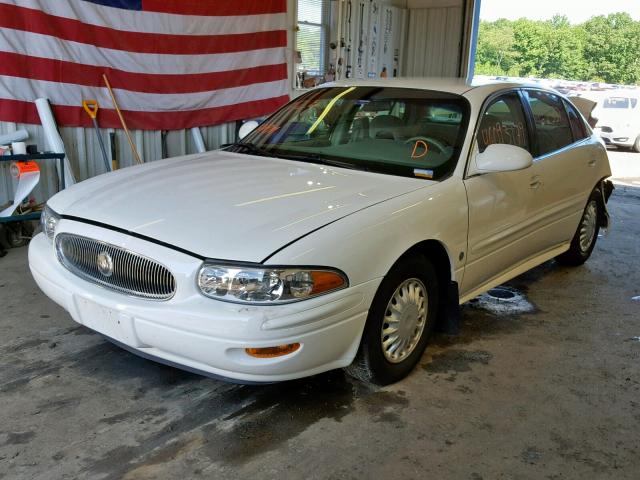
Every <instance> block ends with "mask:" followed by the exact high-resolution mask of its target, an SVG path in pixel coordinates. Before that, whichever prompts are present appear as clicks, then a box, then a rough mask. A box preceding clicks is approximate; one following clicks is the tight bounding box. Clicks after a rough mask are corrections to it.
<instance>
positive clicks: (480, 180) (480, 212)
mask: <svg viewBox="0 0 640 480" xmlns="http://www.w3.org/2000/svg"><path fill="white" fill-rule="evenodd" d="M537 170H538V167H537V166H536V165H533V166H532V167H530V168H527V169H525V170H519V171H515V172H500V173H491V174H486V175H479V176H476V177H472V178H469V179H467V180H466V181H465V186H466V188H467V198H468V201H469V247H468V252H467V265H466V268H465V274H464V282H463V283H464V285H463V288H462V290H463V292H469V291H471V290H474V289H475V288H478V287H479V286H481V285H482V284H483V283H485V282H487V281H489V280H491V279H492V278H494V277H496V276H498V275H499V274H500V273H502V272H504V271H505V270H509V269H510V268H511V267H513V266H515V265H516V264H518V263H520V262H522V261H523V260H525V259H526V258H528V257H529V256H531V255H533V254H534V253H535V249H534V248H531V246H530V245H528V241H527V237H528V236H530V235H531V233H532V230H533V228H534V222H532V221H531V219H530V216H529V214H530V212H531V205H532V204H533V203H534V199H535V196H536V189H534V188H531V187H530V185H529V183H530V182H531V179H532V178H533V177H535V176H536V172H537Z"/></svg>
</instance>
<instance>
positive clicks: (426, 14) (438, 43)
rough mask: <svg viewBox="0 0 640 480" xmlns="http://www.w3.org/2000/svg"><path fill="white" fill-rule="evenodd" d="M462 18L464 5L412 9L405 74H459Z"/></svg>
mask: <svg viewBox="0 0 640 480" xmlns="http://www.w3.org/2000/svg"><path fill="white" fill-rule="evenodd" d="M462 21H463V13H462V8H461V7H445V8H417V9H411V10H410V11H409V33H408V38H407V48H406V52H407V53H406V55H405V61H406V65H405V74H406V75H408V76H410V77H433V76H443V77H456V76H458V75H459V74H460V51H461V47H462V44H461V40H462Z"/></svg>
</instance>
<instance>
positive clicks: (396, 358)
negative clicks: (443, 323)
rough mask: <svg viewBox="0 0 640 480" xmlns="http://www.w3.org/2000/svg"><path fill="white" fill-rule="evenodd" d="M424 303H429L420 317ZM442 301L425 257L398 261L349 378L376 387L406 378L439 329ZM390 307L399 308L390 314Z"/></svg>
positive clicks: (385, 282) (370, 317) (375, 303)
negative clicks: (397, 332)
mask: <svg viewBox="0 0 640 480" xmlns="http://www.w3.org/2000/svg"><path fill="white" fill-rule="evenodd" d="M420 298H424V300H425V301H424V302H423V303H422V305H423V307H422V308H423V313H422V315H421V309H420V300H419V299H420ZM403 299H406V300H403ZM415 299H418V300H417V301H416V300H415ZM438 301H439V286H438V277H437V275H436V271H435V269H434V267H433V264H432V263H431V262H430V261H429V260H428V259H427V258H425V257H424V256H412V257H407V258H404V259H401V260H399V261H398V262H397V263H396V264H395V265H394V266H393V268H392V269H391V271H390V272H389V273H388V274H387V276H386V277H385V278H384V280H383V281H382V283H381V284H380V287H379V288H378V291H377V292H376V295H375V297H374V299H373V302H372V304H371V308H370V309H369V315H368V317H367V322H366V324H365V328H364V332H363V334H362V340H361V341H360V347H359V348H358V353H357V354H356V357H355V359H354V361H353V363H352V364H351V365H349V366H348V367H346V368H345V371H346V373H347V374H349V375H351V376H352V377H354V378H357V379H358V380H361V381H363V382H365V383H371V384H375V385H388V384H390V383H394V382H397V381H399V380H401V379H403V378H404V377H406V376H407V375H408V374H409V372H411V370H413V368H414V367H415V365H416V363H418V361H419V360H420V357H422V354H423V353H424V350H425V348H426V347H427V343H428V341H429V337H430V336H431V333H432V332H433V329H434V326H435V324H436V317H437V312H438ZM393 302H395V303H393ZM405 302H406V303H405ZM424 303H426V306H424ZM391 305H396V306H397V305H400V306H401V308H400V309H398V308H390V307H391ZM421 317H422V319H421ZM394 324H395V325H397V326H398V327H399V328H398V329H399V330H400V332H401V334H400V335H395V337H396V339H397V340H396V341H394V335H393V334H394V333H395V332H392V333H391V334H389V332H390V330H391V329H392V328H394V327H393V325H394ZM414 327H415V328H414ZM403 328H404V329H403ZM383 329H384V330H385V331H383ZM418 331H419V333H417V332H418ZM403 334H404V335H403ZM405 341H406V343H404V342H405ZM383 343H384V345H385V346H383ZM394 347H396V348H394ZM392 350H394V351H393V352H392ZM385 352H386V353H385Z"/></svg>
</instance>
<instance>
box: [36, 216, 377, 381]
mask: <svg viewBox="0 0 640 480" xmlns="http://www.w3.org/2000/svg"><path fill="white" fill-rule="evenodd" d="M63 231H68V232H70V233H75V234H78V235H83V236H86V237H90V238H96V239H100V240H103V241H105V242H107V243H111V244H113V245H117V246H120V247H122V248H127V249H129V250H131V251H134V252H138V253H141V254H144V255H146V256H148V257H150V258H153V259H156V260H158V261H161V262H162V263H163V264H164V265H166V266H167V267H168V268H169V269H170V270H172V273H173V274H174V276H175V277H176V282H177V290H176V294H175V296H174V297H173V298H172V299H171V300H168V301H154V300H145V299H141V298H136V297H129V296H126V295H122V294H120V293H117V292H114V291H111V290H108V289H106V288H103V287H100V286H98V285H95V284H93V283H90V282H87V281H85V280H83V279H81V278H79V277H77V276H75V275H74V274H72V273H71V272H69V271H68V270H67V269H65V268H64V267H63V266H62V265H61V264H60V263H59V261H58V259H57V258H56V255H55V252H54V247H53V246H52V245H51V243H50V242H49V241H48V239H46V237H45V236H44V235H43V234H40V235H37V236H36V237H35V238H34V239H33V240H32V241H31V244H30V246H29V266H30V268H31V272H32V274H33V277H34V279H35V280H36V283H37V284H38V286H39V287H40V288H41V289H42V291H43V292H44V293H45V294H46V295H47V296H49V297H50V298H51V299H52V300H53V301H55V302H56V303H58V304H59V305H61V306H62V307H63V308H64V309H66V310H67V311H68V312H69V313H70V315H71V317H72V318H73V319H74V320H75V321H76V322H78V323H80V324H82V325H85V326H86V327H88V328H90V329H92V330H95V331H96V332H99V333H101V334H102V335H104V336H106V337H108V338H109V339H111V340H113V341H114V342H115V343H117V344H120V345H121V346H123V347H124V348H126V349H128V350H131V351H133V352H134V353H139V354H140V355H141V356H144V357H146V358H151V359H154V360H157V361H160V362H163V363H168V364H170V365H174V366H177V367H181V368H184V369H186V370H190V371H196V372H198V373H202V374H205V375H210V376H215V377H224V378H227V379H231V380H235V381H240V382H251V383H253V382H276V381H282V380H290V379H294V378H299V377H305V376H309V375H314V374H317V373H320V372H323V371H327V370H331V369H335V368H341V367H344V366H347V365H349V364H350V363H351V362H352V360H353V358H354V356H355V354H356V351H357V349H358V345H359V343H360V337H361V335H362V331H363V329H364V324H365V321H366V317H367V312H368V308H369V305H370V304H371V301H372V299H373V296H374V295H375V291H376V289H377V288H378V285H379V283H380V280H381V279H378V280H373V281H370V282H367V283H364V284H360V285H356V286H352V287H349V288H347V289H345V290H341V291H338V292H334V293H331V294H328V295H324V296H321V297H317V298H314V299H310V300H305V301H302V302H298V303H292V304H288V305H278V306H275V305H274V306H247V305H239V304H233V303H225V302H221V301H217V300H213V299H209V298H206V297H204V296H203V295H201V294H200V292H199V291H198V290H197V287H196V281H195V279H196V275H197V271H198V269H199V267H200V266H201V264H202V262H201V261H200V260H199V259H196V258H193V257H191V256H189V255H186V254H183V253H180V252H177V251H175V250H172V249H170V248H167V247H164V246H160V245H156V244H154V243H151V242H148V241H145V240H142V239H138V238H134V237H131V236H128V235H125V234H122V233H119V232H114V231H111V230H108V229H104V228H100V227H96V226H92V225H87V224H84V223H80V222H74V221H71V220H62V221H61V222H60V224H59V226H58V230H57V233H60V232H63ZM289 343H300V344H301V347H300V349H299V350H297V351H296V352H294V353H291V354H289V355H287V356H283V357H277V358H266V359H259V358H254V357H251V356H249V355H247V354H246V353H245V348H250V347H251V348H260V347H271V346H276V345H283V344H289Z"/></svg>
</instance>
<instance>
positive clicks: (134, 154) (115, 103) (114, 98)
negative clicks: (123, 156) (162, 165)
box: [102, 73, 142, 165]
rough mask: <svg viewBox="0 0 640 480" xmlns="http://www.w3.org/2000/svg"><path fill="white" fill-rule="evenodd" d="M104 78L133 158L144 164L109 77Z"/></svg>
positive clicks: (104, 76)
mask: <svg viewBox="0 0 640 480" xmlns="http://www.w3.org/2000/svg"><path fill="white" fill-rule="evenodd" d="M102 78H103V79H104V83H105V85H106V86H107V89H108V90H109V95H111V101H112V102H113V106H114V107H116V112H117V113H118V117H119V118H120V123H121V124H122V128H124V133H125V135H126V136H127V140H129V146H130V147H131V151H132V152H133V157H134V159H135V161H136V163H137V164H138V165H140V164H141V163H142V160H141V159H140V155H138V150H137V149H136V146H135V145H134V144H133V140H132V139H131V133H129V129H128V128H127V122H125V121H124V117H123V116H122V112H121V111H120V107H118V102H117V101H116V97H115V96H114V95H113V90H112V89H111V85H110V84H109V80H108V79H107V76H106V75H105V74H104V73H103V74H102Z"/></svg>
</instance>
